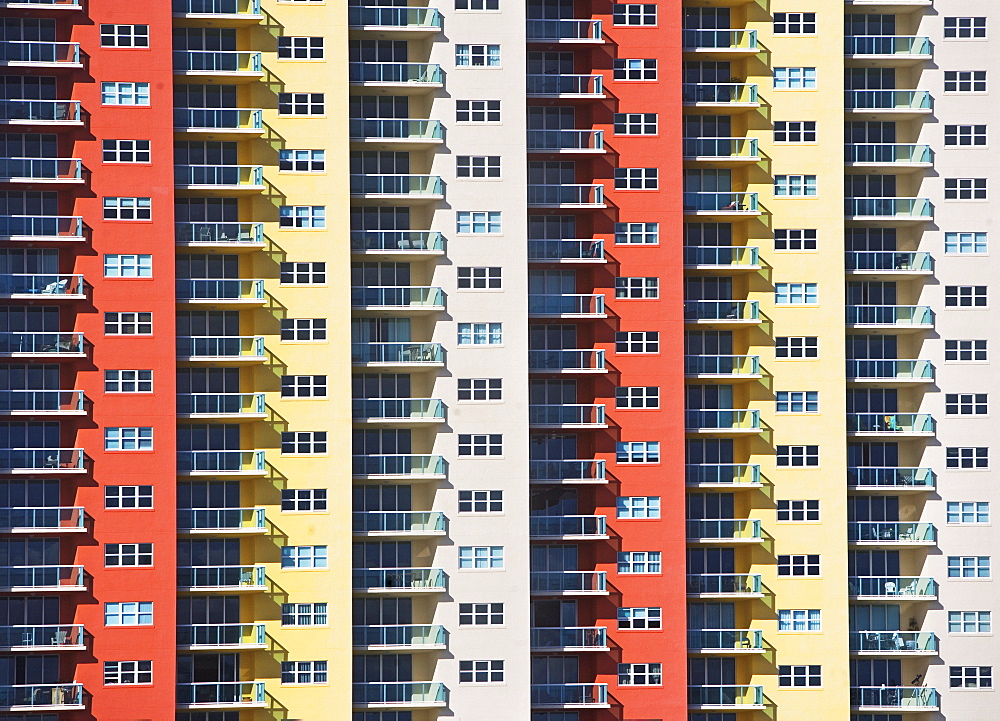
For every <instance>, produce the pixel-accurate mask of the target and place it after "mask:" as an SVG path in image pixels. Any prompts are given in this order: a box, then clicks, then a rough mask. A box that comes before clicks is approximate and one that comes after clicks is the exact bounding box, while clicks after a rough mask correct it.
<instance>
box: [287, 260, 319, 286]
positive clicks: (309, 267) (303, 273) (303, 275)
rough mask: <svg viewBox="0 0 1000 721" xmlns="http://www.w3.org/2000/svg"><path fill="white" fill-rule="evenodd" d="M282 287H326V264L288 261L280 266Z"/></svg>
mask: <svg viewBox="0 0 1000 721" xmlns="http://www.w3.org/2000/svg"><path fill="white" fill-rule="evenodd" d="M278 282H279V283H280V284H281V285H326V263H325V262H323V261H319V262H315V263H303V262H294V261H286V262H283V263H281V265H280V266H279V276H278Z"/></svg>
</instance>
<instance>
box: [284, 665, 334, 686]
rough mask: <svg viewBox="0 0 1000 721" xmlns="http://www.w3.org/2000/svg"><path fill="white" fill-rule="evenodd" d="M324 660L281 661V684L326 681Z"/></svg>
mask: <svg viewBox="0 0 1000 721" xmlns="http://www.w3.org/2000/svg"><path fill="white" fill-rule="evenodd" d="M326 681H327V663H326V661H282V662H281V683H282V684H285V685H287V684H300V685H301V684H310V683H326Z"/></svg>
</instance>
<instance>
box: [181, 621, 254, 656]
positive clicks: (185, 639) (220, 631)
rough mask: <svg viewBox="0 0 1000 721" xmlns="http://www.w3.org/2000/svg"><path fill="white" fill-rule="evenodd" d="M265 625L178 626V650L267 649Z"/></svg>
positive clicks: (196, 624)
mask: <svg viewBox="0 0 1000 721" xmlns="http://www.w3.org/2000/svg"><path fill="white" fill-rule="evenodd" d="M266 632H267V627H266V626H265V625H264V624H263V623H191V624H181V625H178V626H177V648H178V649H183V650H185V651H216V650H218V651H228V650H237V649H239V650H243V649H245V650H254V649H260V648H266V647H267V634H266Z"/></svg>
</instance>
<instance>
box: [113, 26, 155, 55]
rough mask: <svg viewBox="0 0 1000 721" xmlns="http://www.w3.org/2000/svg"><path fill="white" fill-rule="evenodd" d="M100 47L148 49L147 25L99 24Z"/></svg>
mask: <svg viewBox="0 0 1000 721" xmlns="http://www.w3.org/2000/svg"><path fill="white" fill-rule="evenodd" d="M101 47H102V48H120V49H126V50H136V49H148V48H149V25H119V24H117V23H101Z"/></svg>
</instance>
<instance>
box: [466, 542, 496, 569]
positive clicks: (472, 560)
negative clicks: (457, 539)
mask: <svg viewBox="0 0 1000 721" xmlns="http://www.w3.org/2000/svg"><path fill="white" fill-rule="evenodd" d="M458 567H459V568H475V569H494V568H503V546H459V547H458Z"/></svg>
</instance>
